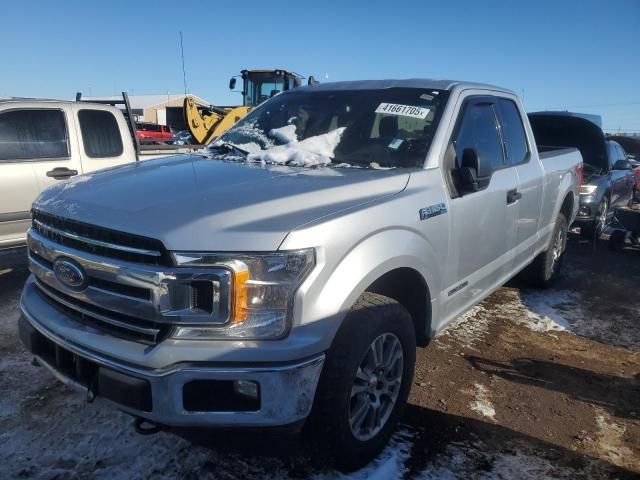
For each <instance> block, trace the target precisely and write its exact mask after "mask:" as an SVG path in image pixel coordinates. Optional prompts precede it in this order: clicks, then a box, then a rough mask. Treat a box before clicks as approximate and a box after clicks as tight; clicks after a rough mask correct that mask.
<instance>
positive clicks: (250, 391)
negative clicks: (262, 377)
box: [233, 380, 258, 400]
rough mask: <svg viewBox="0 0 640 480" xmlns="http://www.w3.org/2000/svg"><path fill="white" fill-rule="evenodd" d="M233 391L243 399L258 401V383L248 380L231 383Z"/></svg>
mask: <svg viewBox="0 0 640 480" xmlns="http://www.w3.org/2000/svg"><path fill="white" fill-rule="evenodd" d="M233 390H234V391H235V392H236V393H237V394H238V395H242V396H243V397H249V398H251V399H255V400H257V399H258V383H257V382H252V381H249V380H236V381H235V382H233Z"/></svg>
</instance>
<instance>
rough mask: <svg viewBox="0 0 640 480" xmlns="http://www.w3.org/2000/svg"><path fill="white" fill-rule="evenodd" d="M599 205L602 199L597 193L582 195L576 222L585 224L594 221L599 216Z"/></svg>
mask: <svg viewBox="0 0 640 480" xmlns="http://www.w3.org/2000/svg"><path fill="white" fill-rule="evenodd" d="M599 205H600V201H599V200H598V198H596V196H595V195H580V204H579V206H578V214H577V215H576V219H575V222H574V223H576V224H585V223H590V222H593V221H594V220H595V219H596V217H597V214H598V206H599Z"/></svg>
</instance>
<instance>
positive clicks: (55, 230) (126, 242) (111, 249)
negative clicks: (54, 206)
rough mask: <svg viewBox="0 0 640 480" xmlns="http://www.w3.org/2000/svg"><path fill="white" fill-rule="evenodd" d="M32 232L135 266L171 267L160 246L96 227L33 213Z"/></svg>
mask: <svg viewBox="0 0 640 480" xmlns="http://www.w3.org/2000/svg"><path fill="white" fill-rule="evenodd" d="M32 216H33V229H34V230H35V231H37V232H38V233H39V234H40V235H42V236H43V237H45V238H48V239H49V240H51V241H53V242H56V243H58V244H60V245H64V246H67V247H70V248H74V249H76V250H82V251H84V252H89V253H92V254H95V255H100V256H104V257H108V258H115V259H118V260H124V261H127V262H134V263H145V264H150V265H157V266H161V265H162V266H168V265H170V264H171V261H170V258H169V254H168V252H167V250H166V249H165V248H164V246H163V245H162V242H160V241H159V240H155V239H152V238H147V237H143V236H140V235H134V234H131V233H123V232H118V231H115V230H111V229H108V228H104V227H97V226H95V225H90V224H87V223H83V222H77V221H75V220H69V219H66V218H62V217H58V216H56V215H51V214H49V213H44V212H42V211H40V210H35V209H34V210H33V211H32Z"/></svg>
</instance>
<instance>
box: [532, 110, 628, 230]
mask: <svg viewBox="0 0 640 480" xmlns="http://www.w3.org/2000/svg"><path fill="white" fill-rule="evenodd" d="M529 121H530V123H531V129H532V130H533V133H534V135H535V138H536V141H537V142H538V144H539V145H545V146H567V147H568V146H571V147H577V148H578V149H579V150H580V153H581V154H582V158H583V161H584V181H583V183H582V186H581V188H580V209H579V210H578V216H577V217H576V220H575V222H574V225H575V226H579V227H580V230H581V233H582V234H583V235H584V236H586V237H590V238H591V237H593V235H594V234H595V233H596V232H597V231H599V229H601V226H602V225H604V224H606V222H607V219H609V218H610V217H611V216H613V213H614V211H615V208H616V207H621V206H625V205H630V204H631V203H632V202H633V197H634V189H635V187H636V179H635V174H634V172H633V165H632V163H631V162H630V161H629V159H628V158H627V157H626V154H625V151H624V149H623V148H622V147H621V146H620V145H619V144H618V143H617V142H616V141H614V140H611V139H609V138H607V137H605V135H604V132H603V131H602V128H601V127H600V125H598V124H597V117H595V116H590V115H583V114H577V113H572V112H535V113H530V114H529Z"/></svg>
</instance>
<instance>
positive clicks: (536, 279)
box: [524, 213, 567, 288]
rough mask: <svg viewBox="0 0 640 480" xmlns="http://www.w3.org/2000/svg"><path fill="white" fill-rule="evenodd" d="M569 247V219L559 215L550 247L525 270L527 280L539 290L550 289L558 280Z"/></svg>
mask: <svg viewBox="0 0 640 480" xmlns="http://www.w3.org/2000/svg"><path fill="white" fill-rule="evenodd" d="M566 245H567V219H566V218H565V216H564V214H562V213H559V214H558V218H556V225H555V227H554V229H553V233H552V236H551V242H550V243H549V247H548V248H547V249H546V250H545V251H544V252H542V253H540V254H539V255H538V256H537V257H536V258H535V259H534V260H533V262H532V263H531V265H529V266H528V267H527V269H526V270H525V272H524V273H525V278H526V280H527V281H528V282H529V283H530V284H532V285H533V286H536V287H538V288H549V287H551V286H552V285H553V284H554V283H555V282H556V280H557V278H558V275H559V273H560V267H561V266H562V260H563V258H564V250H565V247H566Z"/></svg>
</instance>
